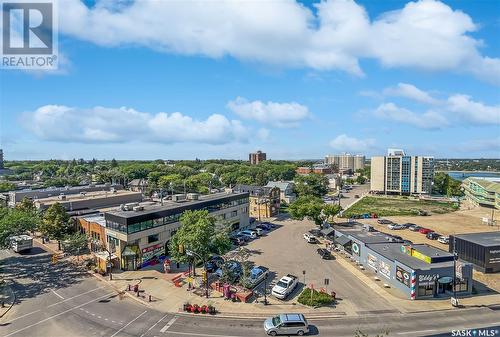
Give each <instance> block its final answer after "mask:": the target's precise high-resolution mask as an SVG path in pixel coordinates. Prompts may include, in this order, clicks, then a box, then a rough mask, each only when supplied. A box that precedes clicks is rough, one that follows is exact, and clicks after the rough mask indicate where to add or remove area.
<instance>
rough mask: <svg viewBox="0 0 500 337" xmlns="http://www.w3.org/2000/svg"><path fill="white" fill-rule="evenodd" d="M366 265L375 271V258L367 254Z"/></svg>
mask: <svg viewBox="0 0 500 337" xmlns="http://www.w3.org/2000/svg"><path fill="white" fill-rule="evenodd" d="M367 263H368V266H369V267H371V268H373V269H375V270H377V258H376V257H375V256H373V255H372V254H368V257H367Z"/></svg>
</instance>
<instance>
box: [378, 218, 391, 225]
mask: <svg viewBox="0 0 500 337" xmlns="http://www.w3.org/2000/svg"><path fill="white" fill-rule="evenodd" d="M377 222H378V223H379V224H381V225H388V224H391V223H392V221H391V220H387V219H378V220H377Z"/></svg>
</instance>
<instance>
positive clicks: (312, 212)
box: [288, 195, 324, 226]
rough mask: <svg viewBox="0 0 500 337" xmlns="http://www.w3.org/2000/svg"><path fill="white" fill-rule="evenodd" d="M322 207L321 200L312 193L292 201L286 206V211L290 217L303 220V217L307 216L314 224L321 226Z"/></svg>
mask: <svg viewBox="0 0 500 337" xmlns="http://www.w3.org/2000/svg"><path fill="white" fill-rule="evenodd" d="M323 207H324V203H323V200H321V199H320V198H318V197H315V196H312V195H306V196H301V197H299V198H297V200H295V201H294V202H292V203H291V204H290V206H289V207H288V212H289V213H290V216H291V217H292V219H296V220H304V218H308V219H310V220H313V221H314V223H315V224H316V225H318V226H321V224H322V223H323V218H322V214H321V211H322V210H323Z"/></svg>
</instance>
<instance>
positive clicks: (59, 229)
mask: <svg viewBox="0 0 500 337" xmlns="http://www.w3.org/2000/svg"><path fill="white" fill-rule="evenodd" d="M38 229H39V231H40V232H42V234H43V235H46V236H48V237H49V238H50V239H53V240H57V244H58V249H59V250H60V249H61V240H62V239H63V238H64V237H65V236H66V235H67V234H71V232H72V230H73V226H72V225H71V223H70V219H69V215H68V213H66V209H65V208H64V207H63V206H62V205H61V204H60V203H58V202H56V203H55V204H53V205H51V206H50V207H49V208H48V209H47V210H46V211H45V214H44V216H43V220H42V222H41V224H40V226H39V227H38Z"/></svg>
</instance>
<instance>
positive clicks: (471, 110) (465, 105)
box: [446, 94, 500, 125]
mask: <svg viewBox="0 0 500 337" xmlns="http://www.w3.org/2000/svg"><path fill="white" fill-rule="evenodd" d="M446 108H447V109H448V110H449V111H450V112H453V113H455V115H456V117H457V118H460V119H463V120H464V121H466V122H469V123H472V124H484V125H494V124H496V125H500V105H495V106H487V105H484V104H483V103H482V102H475V101H473V100H472V99H471V97H470V96H467V95H459V94H457V95H452V96H450V97H448V100H447V106H446Z"/></svg>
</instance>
